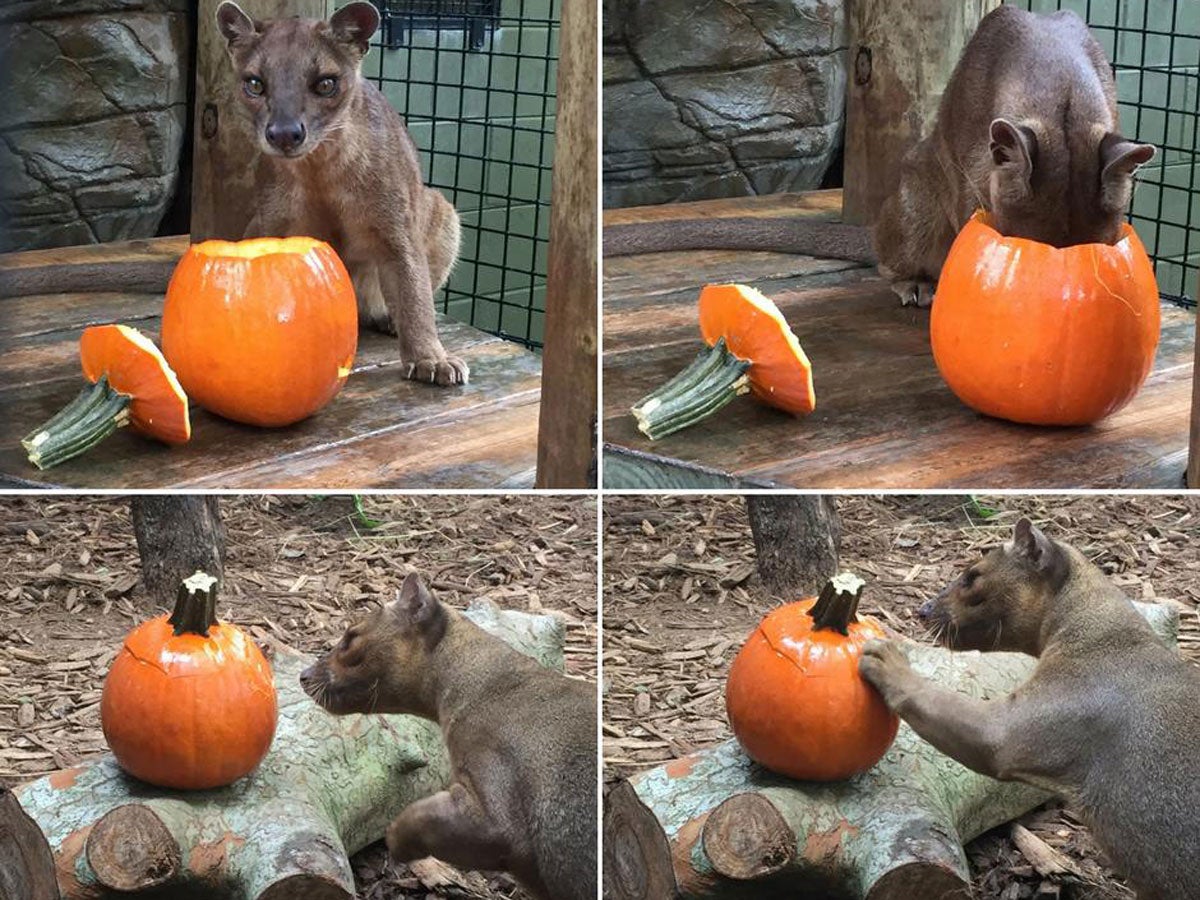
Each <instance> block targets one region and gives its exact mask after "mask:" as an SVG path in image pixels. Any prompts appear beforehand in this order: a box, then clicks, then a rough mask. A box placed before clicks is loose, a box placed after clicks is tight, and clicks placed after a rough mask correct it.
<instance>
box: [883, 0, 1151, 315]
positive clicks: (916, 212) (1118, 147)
mask: <svg viewBox="0 0 1200 900" xmlns="http://www.w3.org/2000/svg"><path fill="white" fill-rule="evenodd" d="M1117 128H1118V118H1117V100H1116V87H1115V85H1114V83H1113V78H1112V71H1111V69H1110V66H1109V63H1108V60H1107V59H1106V58H1105V56H1104V51H1103V50H1102V49H1101V48H1100V45H1099V44H1097V43H1096V41H1095V39H1094V38H1092V36H1091V34H1090V33H1089V32H1088V29H1087V25H1085V24H1084V22H1083V20H1081V19H1080V18H1079V17H1078V16H1077V15H1075V13H1073V12H1070V11H1063V12H1059V13H1055V14H1053V15H1037V14H1035V13H1028V12H1025V11H1024V10H1020V9H1016V8H1015V7H1012V6H1001V7H999V8H998V9H996V10H994V11H993V12H991V13H989V14H988V15H987V16H985V17H984V18H983V20H982V21H981V22H980V23H979V28H978V29H976V31H975V34H974V35H973V36H972V38H971V40H970V42H969V43H968V44H967V46H966V48H965V49H964V50H963V54H962V57H961V58H960V59H959V61H958V65H957V66H956V67H955V69H954V73H953V74H952V75H951V76H950V81H949V82H948V84H947V85H946V91H945V93H944V94H943V95H942V100H941V103H940V105H939V107H938V113H937V118H936V120H935V121H934V123H933V127H932V129H931V132H930V134H929V136H928V137H926V138H925V139H924V140H922V141H921V142H920V143H918V144H917V145H916V146H915V147H913V148H912V150H910V151H909V153H908V154H907V155H906V157H905V159H904V163H903V166H902V168H901V175H900V185H899V187H898V188H897V190H896V192H895V193H894V194H892V195H891V196H890V197H889V198H888V199H887V200H886V201H885V202H884V205H883V208H882V209H881V210H880V213H879V217H878V219H877V221H876V229H875V247H876V250H877V252H878V255H879V269H880V272H881V273H883V274H884V275H885V276H886V277H888V278H890V279H891V280H892V283H893V288H894V289H895V290H896V292H897V293H898V294H899V295H900V297H901V299H902V300H903V301H904V302H906V303H907V302H916V303H918V304H920V305H928V304H929V303H930V302H932V299H933V289H934V286H935V284H936V282H937V279H938V277H939V275H940V274H941V270H942V263H943V262H944V261H945V259H946V254H947V253H948V252H949V250H950V245H951V243H953V241H954V237H955V235H957V234H958V231H959V229H960V228H962V226H963V225H964V224H965V223H966V221H967V219H968V218H970V216H971V214H972V213H973V212H974V211H975V210H976V209H979V208H980V207H982V208H984V209H987V210H989V211H990V212H991V214H992V217H993V224H994V225H995V227H996V229H997V230H998V231H999V232H1000V233H1001V234H1005V235H1010V236H1014V237H1023V238H1029V239H1032V240H1036V241H1041V242H1042V243H1046V244H1052V245H1054V246H1056V247H1065V246H1068V245H1071V244H1083V243H1094V242H1104V243H1113V242H1115V241H1116V240H1117V239H1118V238H1119V237H1120V233H1121V220H1122V217H1123V215H1124V213H1125V208H1126V207H1127V206H1128V205H1129V199H1130V195H1131V192H1132V184H1133V180H1132V174H1133V171H1134V170H1135V169H1136V168H1137V167H1138V166H1139V165H1141V164H1142V163H1145V162H1146V161H1148V160H1149V159H1150V158H1151V157H1152V156H1153V155H1154V148H1153V147H1151V146H1149V145H1148V144H1135V143H1132V142H1130V141H1126V140H1125V139H1124V138H1122V137H1121V136H1120V134H1118V133H1117Z"/></svg>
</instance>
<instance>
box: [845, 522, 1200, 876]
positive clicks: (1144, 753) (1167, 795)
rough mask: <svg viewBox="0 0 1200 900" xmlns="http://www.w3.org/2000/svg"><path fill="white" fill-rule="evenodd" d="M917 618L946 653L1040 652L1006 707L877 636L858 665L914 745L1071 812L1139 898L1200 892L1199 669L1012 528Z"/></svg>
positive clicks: (1049, 545) (1090, 575) (1119, 600)
mask: <svg viewBox="0 0 1200 900" xmlns="http://www.w3.org/2000/svg"><path fill="white" fill-rule="evenodd" d="M921 616H922V618H924V619H925V620H926V621H927V622H928V623H929V624H930V625H931V626H932V627H933V629H934V632H935V634H936V635H937V636H938V638H939V640H940V641H941V642H942V643H943V644H945V645H946V646H949V647H952V648H955V649H965V650H983V651H990V650H1010V651H1016V652H1021V653H1028V654H1031V655H1033V656H1036V657H1037V658H1038V662H1037V666H1036V667H1035V669H1034V671H1033V674H1032V675H1031V676H1030V678H1029V680H1028V681H1027V682H1026V683H1025V684H1023V685H1021V687H1019V688H1018V689H1017V690H1016V691H1014V692H1013V693H1012V694H1011V695H1009V696H1008V697H1005V698H999V699H994V700H980V699H977V698H974V697H970V696H968V695H966V694H960V693H957V692H954V691H951V690H948V689H946V688H944V687H941V686H940V685H937V684H935V683H933V682H931V681H928V680H926V679H925V678H923V677H921V676H919V675H917V674H916V673H915V672H913V670H912V669H911V668H909V665H908V660H907V658H906V657H905V656H904V652H903V650H901V649H900V647H899V645H897V644H896V643H893V642H891V641H872V642H870V643H868V644H867V645H866V647H864V649H863V656H862V659H861V660H860V662H859V670H860V671H861V672H862V674H863V676H864V677H865V678H866V679H867V680H868V681H870V682H871V683H872V684H873V685H875V687H876V688H878V689H879V692H880V693H881V694H882V695H883V699H884V700H885V701H886V702H887V704H888V706H889V707H891V709H892V710H894V711H895V712H896V713H897V714H898V715H899V716H900V717H901V718H902V719H904V720H905V721H906V722H907V723H908V724H909V725H910V726H912V728H913V730H914V731H916V732H917V734H919V735H920V736H921V737H922V738H924V739H925V740H926V741H928V742H929V743H931V744H932V745H933V746H935V747H936V748H937V749H938V750H940V751H942V752H943V753H945V754H946V755H947V756H950V757H952V758H953V759H956V760H958V761H959V762H960V763H962V764H963V765H964V766H967V767H968V768H970V769H974V770H975V771H976V772H982V773H983V774H985V775H990V776H991V777H993V778H999V779H1003V780H1016V781H1023V782H1026V783H1028V784H1032V785H1035V786H1037V787H1040V788H1043V789H1044V790H1047V791H1052V792H1054V793H1055V794H1057V795H1058V796H1060V797H1062V798H1063V799H1065V800H1066V801H1067V802H1068V803H1069V804H1071V805H1072V806H1074V807H1075V808H1076V809H1078V810H1079V811H1080V812H1081V813H1082V814H1083V816H1084V818H1085V820H1086V821H1087V823H1088V825H1089V826H1090V827H1091V829H1092V833H1093V834H1094V835H1095V837H1096V840H1097V842H1098V843H1099V844H1100V846H1101V847H1103V848H1104V850H1105V852H1106V853H1107V854H1108V856H1109V858H1110V859H1112V861H1113V863H1114V864H1115V866H1116V867H1117V869H1118V870H1119V871H1120V872H1121V873H1122V874H1124V875H1125V876H1126V877H1127V878H1128V879H1129V881H1130V883H1131V884H1132V885H1133V887H1134V888H1135V890H1136V891H1137V893H1138V897H1139V898H1140V900H1195V898H1196V897H1197V890H1198V889H1200V778H1197V772H1200V671H1197V670H1196V669H1195V668H1194V667H1193V666H1191V665H1190V664H1188V663H1187V662H1185V661H1184V660H1183V659H1182V657H1180V656H1179V655H1178V654H1177V653H1175V652H1174V651H1172V650H1171V649H1170V648H1168V647H1167V646H1165V645H1164V644H1163V643H1162V642H1161V641H1160V640H1159V639H1158V637H1157V635H1155V633H1154V632H1153V630H1152V629H1151V628H1150V626H1149V625H1148V624H1147V623H1146V621H1145V619H1143V618H1142V616H1141V615H1139V614H1138V612H1137V611H1136V610H1135V609H1134V608H1133V605H1132V604H1131V603H1130V602H1129V600H1128V599H1127V598H1126V597H1125V596H1124V595H1123V594H1122V593H1121V592H1120V590H1119V589H1117V588H1116V587H1115V586H1114V585H1113V584H1112V583H1111V582H1110V581H1109V580H1108V579H1107V578H1106V577H1105V575H1104V573H1103V572H1101V571H1100V570H1099V569H1098V568H1096V566H1094V565H1092V563H1091V562H1089V561H1088V560H1087V558H1086V557H1084V555H1083V554H1081V553H1080V552H1079V551H1077V550H1075V549H1074V548H1072V547H1069V546H1067V545H1066V544H1063V543H1060V542H1058V541H1053V540H1051V539H1050V538H1048V537H1046V536H1045V535H1044V534H1043V533H1042V532H1041V531H1039V530H1038V529H1037V528H1035V527H1033V525H1031V524H1030V522H1029V520H1028V519H1022V520H1020V521H1019V522H1018V523H1017V525H1016V527H1015V528H1014V530H1013V534H1012V539H1011V541H1009V542H1008V543H1007V544H1005V545H1004V546H1003V547H1001V548H999V549H996V550H993V551H991V552H990V553H988V554H986V555H985V556H984V557H983V558H982V559H980V560H979V561H978V562H976V563H974V564H973V565H971V566H969V567H968V568H967V569H966V571H964V572H963V574H962V575H960V576H959V577H958V578H956V579H955V580H954V581H953V582H952V583H951V584H950V585H949V586H948V587H947V588H946V589H945V590H944V591H943V592H942V594H941V595H940V596H939V597H937V598H936V599H935V600H932V601H930V602H929V603H927V604H926V605H925V606H924V607H922V609H921Z"/></svg>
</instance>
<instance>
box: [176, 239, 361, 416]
mask: <svg viewBox="0 0 1200 900" xmlns="http://www.w3.org/2000/svg"><path fill="white" fill-rule="evenodd" d="M162 344H163V353H165V354H166V357H167V360H168V361H169V362H170V363H171V365H172V366H173V367H174V369H175V372H176V374H178V376H179V380H180V382H181V383H182V384H183V387H184V389H185V390H186V391H187V392H188V395H189V396H191V398H192V399H193V400H195V401H196V402H197V403H199V404H200V405H202V406H204V407H205V408H206V409H209V410H211V411H213V412H215V413H217V414H218V415H221V416H224V417H225V418H227V419H233V420H234V421H237V422H246V423H247V424H250V425H266V426H280V425H290V424H291V423H293V422H298V421H300V420H301V419H304V418H306V417H308V416H310V415H312V414H313V413H315V412H316V411H317V410H319V409H320V408H321V407H323V406H324V405H325V404H326V403H328V402H329V401H330V400H332V399H333V397H334V396H335V395H336V394H337V392H338V391H339V390H341V387H342V385H343V384H344V383H345V381H346V378H347V377H348V376H349V374H350V369H351V366H352V365H353V363H354V353H355V350H356V349H357V344H358V307H357V304H356V302H355V298H354V285H353V284H352V283H351V281H350V275H349V274H348V273H347V271H346V267H345V266H344V265H342V261H341V259H339V258H338V255H337V253H335V252H334V250H333V248H332V247H330V246H329V245H328V244H326V243H324V242H323V241H318V240H315V239H314V238H309V237H291V238H259V239H255V240H247V241H240V242H236V243H235V242H230V241H205V242H204V243H202V244H194V245H192V246H191V247H190V248H188V251H187V252H186V253H185V254H184V255H183V258H182V259H181V260H180V261H179V265H178V266H176V268H175V273H174V274H173V275H172V276H171V283H170V285H168V287H167V299H166V303H165V305H164V307H163V323H162Z"/></svg>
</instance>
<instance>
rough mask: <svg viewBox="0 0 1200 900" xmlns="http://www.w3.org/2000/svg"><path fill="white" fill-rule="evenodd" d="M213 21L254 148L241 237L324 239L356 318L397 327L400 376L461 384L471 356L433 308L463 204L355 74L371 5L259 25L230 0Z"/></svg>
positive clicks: (454, 252)
mask: <svg viewBox="0 0 1200 900" xmlns="http://www.w3.org/2000/svg"><path fill="white" fill-rule="evenodd" d="M217 23H218V26H219V27H220V29H221V33H222V35H224V37H225V39H226V42H227V44H228V49H229V57H230V60H231V61H232V63H233V66H234V69H235V71H236V73H237V83H238V87H237V89H236V95H237V97H238V98H239V100H240V105H241V107H242V108H243V109H244V110H245V111H246V113H247V115H249V116H250V118H251V120H252V122H253V126H254V131H255V134H257V136H258V144H259V146H258V149H259V150H260V151H261V153H260V156H259V160H260V162H259V172H258V184H259V185H261V196H260V197H259V198H258V203H257V211H256V214H255V217H254V219H253V220H252V221H251V222H250V224H249V226H248V227H247V229H246V235H245V236H246V237H261V236H274V235H292V234H307V235H311V236H313V237H318V238H321V239H323V240H326V241H328V242H329V243H330V244H332V245H333V247H334V249H335V250H337V252H338V255H340V256H341V257H342V260H343V261H344V262H345V264H346V268H347V269H348V270H349V271H350V275H351V278H352V279H353V281H354V289H355V293H356V294H357V296H358V310H359V322H360V323H361V324H363V325H367V326H370V327H373V328H376V329H379V330H382V331H387V332H389V333H392V334H396V335H398V336H399V339H400V360H401V362H402V364H403V366H404V372H405V374H406V376H407V377H409V378H413V379H416V380H419V381H429V382H436V383H437V384H443V385H449V384H462V383H465V382H466V381H467V378H468V376H469V373H468V369H467V366H466V363H464V362H463V361H462V360H461V359H458V358H456V357H450V356H447V355H446V351H445V349H444V348H443V347H442V343H441V340H440V339H439V338H438V333H437V320H436V317H435V313H434V305H433V293H434V291H435V290H437V289H438V288H440V287H441V286H442V285H443V284H445V282H446V279H447V278H448V277H449V274H450V269H451V267H452V266H453V264H454V260H455V258H456V257H457V256H458V246H459V220H458V214H457V212H455V210H454V207H453V206H452V205H451V204H450V203H449V201H447V200H446V198H445V197H443V196H442V195H441V193H439V192H438V191H436V190H434V189H432V188H429V187H426V186H425V184H424V183H422V181H421V167H420V164H419V162H418V159H417V151H416V148H415V146H414V145H413V142H412V139H411V138H410V137H409V135H408V132H407V131H406V130H405V128H404V124H403V123H402V122H401V120H400V117H399V115H397V114H396V111H395V110H394V109H392V107H391V106H390V105H389V104H388V102H387V100H386V99H385V98H384V96H383V94H382V93H380V91H379V89H378V88H376V87H375V86H374V85H373V84H371V83H370V82H369V81H366V80H365V79H364V78H363V77H362V75H361V72H360V68H361V64H362V58H363V55H364V54H365V53H366V51H367V41H368V40H369V39H370V37H371V35H372V34H374V32H375V29H376V28H377V27H378V25H379V13H378V12H377V11H376V9H375V7H374V6H372V5H371V4H370V3H365V2H358V3H351V4H350V5H348V6H346V7H343V8H342V9H340V10H338V11H337V12H336V13H334V14H333V16H332V17H331V18H330V20H329V21H328V22H322V21H317V20H311V19H278V20H270V21H262V22H259V21H254V20H252V19H251V18H250V17H249V16H247V15H246V14H245V13H244V12H243V11H242V10H241V8H240V7H238V6H237V4H235V3H233V2H232V0H227V2H225V3H222V4H221V5H220V7H218V9H217ZM327 79H333V81H332V90H331V91H330V92H329V95H328V96H325V95H324V94H323V93H322V91H323V90H325V89H328V88H329V87H330V86H331V85H330V82H329V81H328V80H327Z"/></svg>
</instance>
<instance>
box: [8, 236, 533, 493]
mask: <svg viewBox="0 0 1200 900" xmlns="http://www.w3.org/2000/svg"><path fill="white" fill-rule="evenodd" d="M138 244H144V245H146V247H145V248H144V250H139V249H137V248H134V247H131V246H130V245H109V246H110V251H109V252H110V254H111V257H112V259H114V260H115V262H114V263H113V265H130V264H136V263H137V262H138V260H139V254H141V253H144V254H146V255H148V256H150V257H159V256H162V255H163V253H164V252H166V251H165V250H164V248H174V252H175V253H176V255H177V254H178V252H179V251H181V250H182V249H183V247H184V246H186V238H184V239H175V238H171V239H162V241H161V242H159V241H144V242H138ZM95 249H96V248H80V251H79V252H78V255H77V256H76V255H75V254H72V253H71V252H69V251H65V250H59V251H54V253H55V254H57V257H56V261H55V262H54V271H55V273H56V274H55V277H56V278H58V279H60V280H62V279H67V280H69V279H70V277H71V276H70V273H69V271H67V270H69V269H70V268H71V267H72V265H73V264H75V263H74V261H75V260H76V259H78V260H79V263H78V264H79V265H93V264H94V263H95V260H94V259H92V256H93V255H94V252H95ZM47 252H49V251H36V253H47ZM33 255H34V254H16V255H14V256H33ZM25 262H26V261H25V260H22V259H16V258H13V256H10V257H8V258H4V257H0V271H6V270H8V271H11V270H16V269H20V268H22V267H23V266H24V265H25ZM150 286H151V287H152V288H153V289H154V290H153V292H146V291H142V292H132V291H127V292H118V291H103V292H93V293H89V292H82V291H75V292H71V293H58V294H51V295H28V296H7V297H5V298H4V299H3V300H0V309H2V310H3V315H0V348H2V351H3V352H0V482H2V483H6V484H8V485H10V486H17V487H54V486H61V487H73V488H89V489H123V488H182V487H196V488H241V489H250V488H254V489H258V488H262V489H267V488H287V487H296V488H301V487H303V488H308V489H313V490H327V489H335V488H346V489H358V488H378V487H410V488H413V487H428V488H471V487H473V488H496V487H530V486H532V484H533V478H534V469H535V464H536V452H537V413H538V404H539V399H540V383H541V361H540V359H539V357H538V356H537V355H536V354H534V353H530V352H528V351H526V350H524V349H523V348H521V347H520V346H519V345H517V344H514V343H511V342H508V341H504V340H502V339H500V338H497V337H494V336H492V335H489V334H485V333H484V332H481V331H478V330H476V329H474V328H471V327H469V326H467V325H463V324H461V323H459V322H454V321H451V320H449V319H446V318H442V319H441V320H440V322H439V327H440V329H441V333H442V339H443V341H444V342H445V344H446V347H447V349H448V350H449V351H450V352H453V353H456V354H459V355H461V356H462V357H463V358H464V359H465V360H466V361H467V363H468V364H469V365H470V367H471V382H470V383H469V384H467V385H465V386H461V387H455V388H437V387H433V386H430V385H424V384H417V383H414V382H411V381H406V380H405V379H403V378H402V377H401V376H400V371H399V353H398V347H397V344H396V340H395V338H393V337H389V336H387V335H383V334H377V333H374V332H364V333H363V334H362V335H360V339H359V350H358V355H357V357H356V359H355V363H354V372H353V374H352V375H351V376H350V378H349V380H348V381H347V382H346V386H345V387H344V388H343V389H342V392H341V393H340V394H339V395H338V396H337V397H336V398H335V399H334V400H333V401H332V402H331V403H330V404H329V405H328V406H327V407H325V409H323V410H321V411H320V412H318V413H317V414H316V415H314V416H312V417H311V418H309V419H307V420H305V421H303V422H299V423H297V424H296V425H292V426H290V427H287V428H279V429H260V428H254V427H252V426H248V425H239V424H237V423H234V422H229V421H226V420H224V419H221V418H220V417H218V416H215V415H213V414H211V413H208V412H206V411H204V410H202V409H199V408H198V407H195V406H193V408H192V430H193V437H192V440H191V442H190V443H188V444H186V445H184V446H182V447H176V448H168V447H166V446H164V445H162V444H159V443H157V442H155V441H152V440H149V439H146V438H143V437H140V436H139V435H137V434H134V433H133V432H131V431H130V430H128V429H122V430H121V431H120V432H118V433H117V434H115V435H113V436H112V437H111V438H109V439H108V440H107V441H105V442H104V444H102V445H101V446H99V447H97V448H95V449H94V450H93V451H92V452H91V453H89V454H87V455H85V456H83V457H79V458H76V459H73V460H70V461H68V462H66V463H64V464H63V465H61V466H58V467H57V468H54V469H51V470H50V471H48V472H39V471H38V470H37V469H35V468H34V467H33V466H31V465H30V464H29V463H28V461H27V460H26V459H25V454H24V451H23V450H22V449H21V446H20V439H21V438H22V437H24V436H25V435H26V434H27V433H28V432H29V431H30V430H31V429H33V428H34V427H36V426H37V425H38V424H40V423H41V422H43V421H45V420H46V419H48V418H49V417H50V416H51V415H52V414H53V413H54V412H56V411H57V410H58V409H59V408H61V407H62V406H63V405H65V404H66V403H67V402H68V401H69V400H70V399H71V398H73V397H74V396H75V394H76V393H77V392H78V390H79V388H80V385H81V383H82V379H81V374H80V369H79V335H80V333H81V332H82V330H83V329H84V328H85V327H87V326H88V325H94V324H102V323H106V322H122V323H126V324H131V325H134V326H136V327H138V328H140V329H142V330H143V331H145V332H147V333H148V334H150V335H151V336H152V337H154V338H156V339H157V336H158V328H159V316H160V314H161V311H162V292H163V291H164V290H165V287H166V282H165V279H163V280H161V283H158V284H151V285H150Z"/></svg>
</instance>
